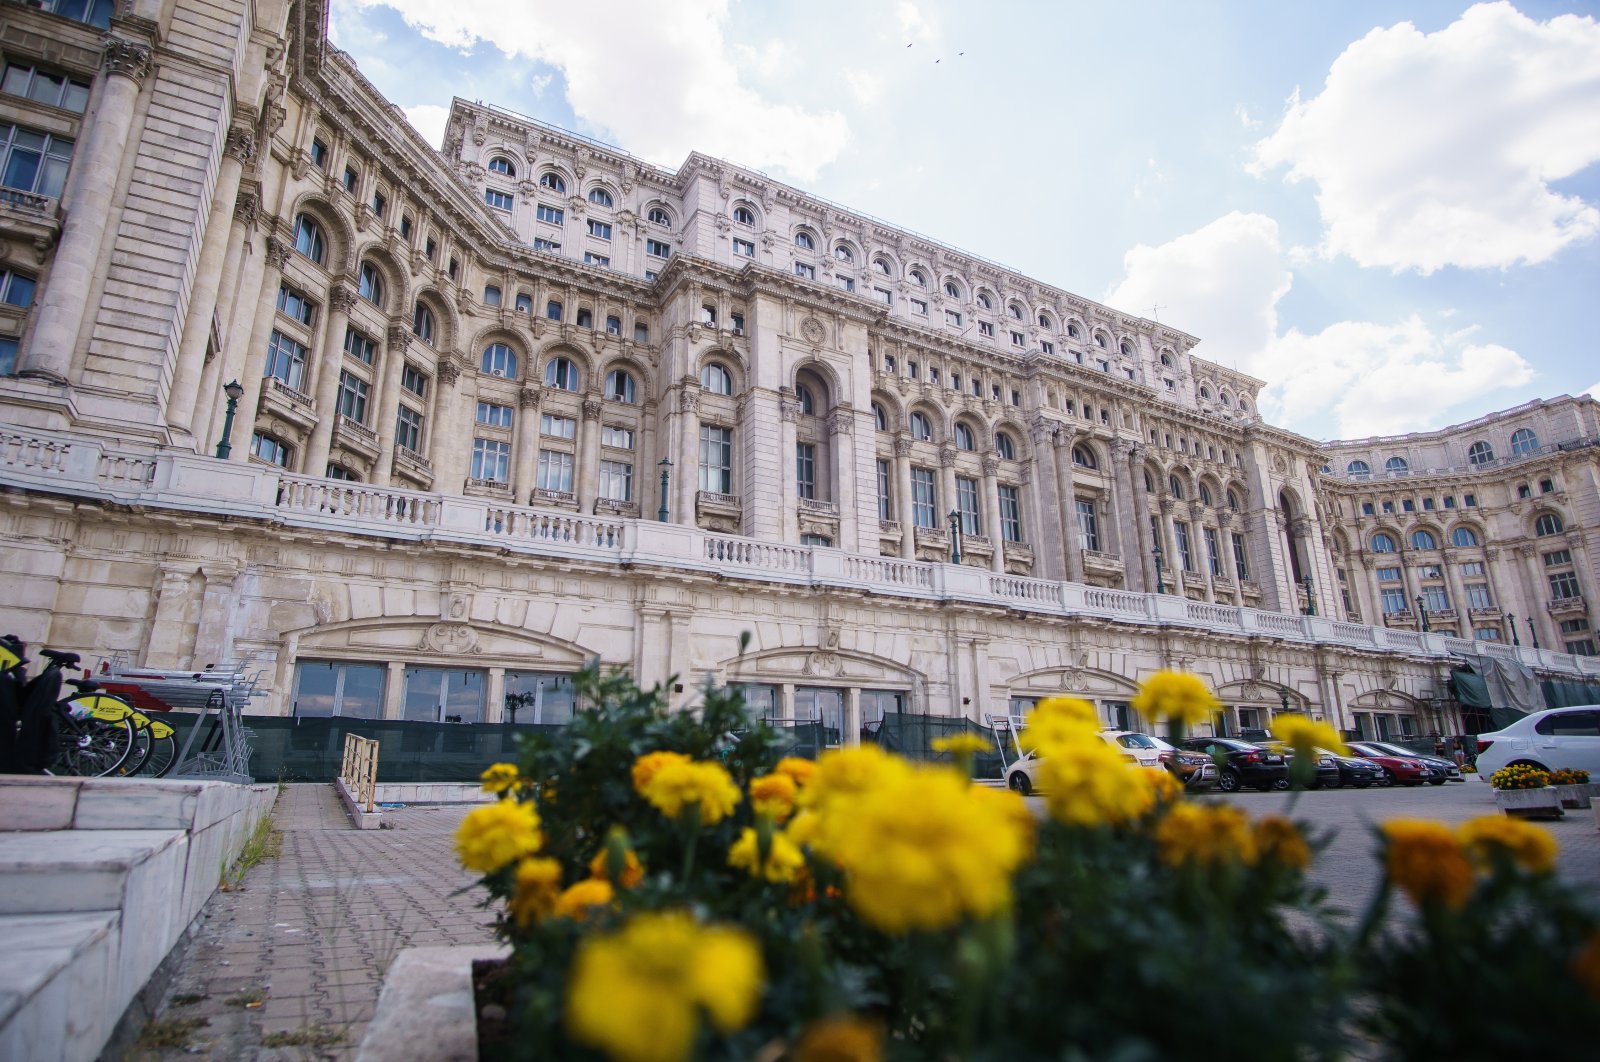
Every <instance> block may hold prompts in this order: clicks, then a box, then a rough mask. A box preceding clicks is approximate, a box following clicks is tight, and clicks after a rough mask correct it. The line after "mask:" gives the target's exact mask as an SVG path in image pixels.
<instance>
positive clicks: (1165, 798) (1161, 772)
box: [1139, 767, 1183, 804]
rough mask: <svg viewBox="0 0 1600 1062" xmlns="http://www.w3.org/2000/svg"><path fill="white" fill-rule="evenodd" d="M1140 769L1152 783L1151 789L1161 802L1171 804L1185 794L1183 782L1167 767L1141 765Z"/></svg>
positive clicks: (1145, 778)
mask: <svg viewBox="0 0 1600 1062" xmlns="http://www.w3.org/2000/svg"><path fill="white" fill-rule="evenodd" d="M1139 770H1140V772H1141V773H1143V775H1144V780H1145V781H1146V782H1148V783H1150V791H1151V792H1152V793H1154V794H1155V797H1156V799H1157V800H1159V801H1160V802H1161V803H1163V804H1170V803H1172V802H1173V801H1174V800H1177V799H1179V798H1180V797H1182V796H1183V783H1182V782H1180V781H1178V779H1177V776H1176V775H1174V774H1173V773H1172V772H1171V771H1169V770H1167V769H1166V768H1165V767H1141V768H1139Z"/></svg>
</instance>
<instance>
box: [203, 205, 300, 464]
mask: <svg viewBox="0 0 1600 1062" xmlns="http://www.w3.org/2000/svg"><path fill="white" fill-rule="evenodd" d="M266 257H267V264H266V268H265V270H264V271H263V272H262V275H261V296H260V298H258V299H257V300H256V312H255V316H254V318H252V319H251V322H250V331H249V337H250V338H249V342H248V343H247V344H246V345H245V357H244V377H243V379H241V380H240V381H239V382H240V383H241V384H243V385H244V394H243V395H241V396H240V397H239V412H238V416H237V417H236V418H235V419H234V422H233V431H234V437H233V449H231V450H230V451H229V452H228V459H229V460H230V461H248V460H249V459H250V434H251V433H252V432H253V431H255V430H256V407H257V406H258V405H259V404H260V402H261V377H262V376H263V375H265V373H266V367H267V338H268V337H269V336H270V335H271V334H272V321H273V318H274V316H275V315H276V314H277V312H278V299H277V295H278V285H279V283H280V282H281V281H282V279H283V267H284V265H285V264H287V263H288V261H289V245H288V244H286V243H284V242H283V241H282V240H279V239H278V238H277V237H276V236H273V237H269V238H268V239H267V256H266ZM239 316H240V318H241V321H242V319H243V317H244V315H243V314H240V315H239ZM236 334H237V333H236ZM220 430H221V429H218V431H219V432H220Z"/></svg>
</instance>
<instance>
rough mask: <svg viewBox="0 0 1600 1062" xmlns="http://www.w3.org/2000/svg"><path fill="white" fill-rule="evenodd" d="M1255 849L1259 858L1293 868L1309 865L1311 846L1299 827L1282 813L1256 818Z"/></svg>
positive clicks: (1299, 868)
mask: <svg viewBox="0 0 1600 1062" xmlns="http://www.w3.org/2000/svg"><path fill="white" fill-rule="evenodd" d="M1256 850H1257V851H1258V852H1260V853H1261V858H1262V859H1266V860H1270V861H1272V862H1274V863H1280V864H1282V865H1283V866H1286V867H1293V868H1294V869H1295V870H1304V869H1306V868H1307V867H1309V866H1310V865H1311V846H1310V845H1308V844H1307V843H1306V839H1305V837H1304V836H1303V835H1302V834H1301V833H1300V827H1298V826H1296V825H1295V824H1294V823H1293V822H1291V821H1289V820H1288V819H1286V818H1284V817H1283V816H1282V815H1263V816H1262V817H1261V818H1259V819H1257V820H1256Z"/></svg>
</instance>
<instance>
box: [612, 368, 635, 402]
mask: <svg viewBox="0 0 1600 1062" xmlns="http://www.w3.org/2000/svg"><path fill="white" fill-rule="evenodd" d="M606 398H607V399H608V400H609V401H612V402H626V403H628V405H630V406H631V405H633V404H634V403H635V402H636V401H638V399H639V395H638V392H637V390H636V389H635V387H634V383H633V374H631V373H628V372H624V371H623V370H622V369H612V370H611V371H610V372H609V373H607V374H606Z"/></svg>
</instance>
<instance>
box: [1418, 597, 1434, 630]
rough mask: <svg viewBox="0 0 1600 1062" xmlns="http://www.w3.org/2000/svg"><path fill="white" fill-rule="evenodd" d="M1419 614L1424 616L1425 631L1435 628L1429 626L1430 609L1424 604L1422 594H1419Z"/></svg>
mask: <svg viewBox="0 0 1600 1062" xmlns="http://www.w3.org/2000/svg"><path fill="white" fill-rule="evenodd" d="M1417 615H1418V616H1420V617H1421V618H1422V629H1423V631H1425V632H1426V631H1429V630H1432V629H1433V628H1431V627H1429V626H1428V610H1427V609H1426V608H1425V607H1424V606H1423V604H1422V595H1421V594H1418V595H1417Z"/></svg>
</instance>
